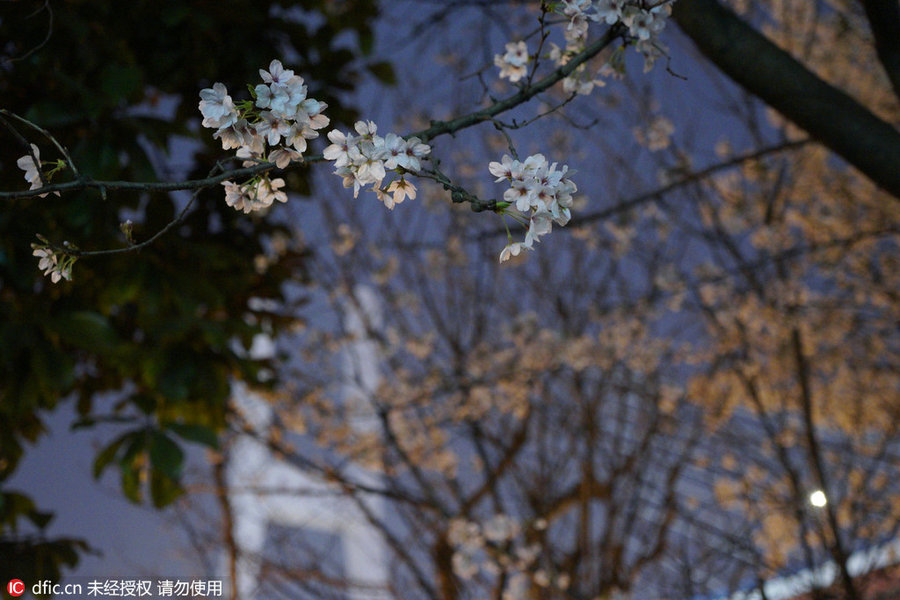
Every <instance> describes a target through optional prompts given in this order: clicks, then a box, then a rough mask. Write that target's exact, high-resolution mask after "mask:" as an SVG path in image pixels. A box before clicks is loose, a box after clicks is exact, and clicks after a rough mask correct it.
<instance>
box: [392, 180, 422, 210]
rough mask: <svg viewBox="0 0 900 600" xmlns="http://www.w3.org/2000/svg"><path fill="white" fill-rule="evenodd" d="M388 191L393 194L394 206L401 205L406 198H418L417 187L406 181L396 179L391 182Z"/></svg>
mask: <svg viewBox="0 0 900 600" xmlns="http://www.w3.org/2000/svg"><path fill="white" fill-rule="evenodd" d="M387 191H388V192H393V194H394V197H393V201H394V204H400V203H401V202H403V200H404V199H406V198H409V199H410V200H414V199H415V198H416V186H414V185H413V184H412V182H411V181H407V180H406V179H395V180H394V181H392V182H391V185H390V186H388V189H387Z"/></svg>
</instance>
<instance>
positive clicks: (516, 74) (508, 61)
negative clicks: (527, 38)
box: [494, 42, 528, 83]
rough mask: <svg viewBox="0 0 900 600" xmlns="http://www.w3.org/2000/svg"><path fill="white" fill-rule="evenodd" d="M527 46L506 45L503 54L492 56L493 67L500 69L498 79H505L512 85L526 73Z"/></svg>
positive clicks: (514, 43)
mask: <svg viewBox="0 0 900 600" xmlns="http://www.w3.org/2000/svg"><path fill="white" fill-rule="evenodd" d="M526 64H528V46H526V45H525V42H510V43H508V44H506V53H505V54H496V55H494V65H495V66H497V67H500V78H501V79H502V78H504V77H507V78H509V80H510V81H511V82H513V83H515V82H517V81H519V80H520V79H522V77H524V76H525V75H526V74H527V73H528V69H527V67H526V66H525V65H526Z"/></svg>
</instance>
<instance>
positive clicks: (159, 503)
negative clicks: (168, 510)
mask: <svg viewBox="0 0 900 600" xmlns="http://www.w3.org/2000/svg"><path fill="white" fill-rule="evenodd" d="M183 493H184V489H183V488H182V487H181V486H180V485H178V482H177V481H175V480H173V479H171V478H170V477H167V476H166V475H164V474H162V473H158V472H156V471H154V472H153V473H151V474H150V499H151V500H152V501H153V506H155V507H156V508H162V507H164V506H167V505H169V504H171V503H172V501H174V500H175V499H176V498H178V497H179V496H181V495H182V494H183Z"/></svg>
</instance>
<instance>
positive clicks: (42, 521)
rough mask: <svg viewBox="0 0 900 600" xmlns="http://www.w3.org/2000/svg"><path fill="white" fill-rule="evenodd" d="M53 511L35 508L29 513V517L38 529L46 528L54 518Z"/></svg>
mask: <svg viewBox="0 0 900 600" xmlns="http://www.w3.org/2000/svg"><path fill="white" fill-rule="evenodd" d="M53 516H54V515H53V513H51V512H41V511H39V510H34V511H31V512H30V513H28V519H29V520H30V521H31V522H32V523H34V524H35V525H36V526H37V527H38V529H44V528H45V527H47V524H48V523H50V521H52V520H53Z"/></svg>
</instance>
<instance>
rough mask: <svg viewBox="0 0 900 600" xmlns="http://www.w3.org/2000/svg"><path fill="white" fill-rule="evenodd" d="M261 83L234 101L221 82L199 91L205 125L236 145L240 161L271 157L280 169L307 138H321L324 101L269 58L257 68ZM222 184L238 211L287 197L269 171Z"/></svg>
mask: <svg viewBox="0 0 900 600" xmlns="http://www.w3.org/2000/svg"><path fill="white" fill-rule="evenodd" d="M259 74H260V77H261V78H262V80H263V83H261V84H259V85H257V86H256V87H255V88H254V89H253V92H252V94H253V97H254V100H247V101H243V102H238V103H235V102H234V101H233V100H232V99H231V96H230V95H228V89H227V88H226V87H225V85H224V84H221V83H216V84H214V85H213V87H211V88H206V89H204V90H201V91H200V106H199V108H200V113H201V114H202V115H203V126H204V127H209V128H212V129H215V130H216V132H215V134H213V137H214V138H216V139H220V140H221V141H222V148H223V149H225V150H231V149H237V152H236V154H237V156H238V158H243V159H245V162H244V166H250V165H252V164H255V163H260V162H263V161H269V162H273V163H275V165H276V166H277V167H278V168H281V169H283V168H284V167H286V166H287V165H288V164H289V163H290V162H291V161H298V160H301V158H302V156H303V152H305V151H306V148H307V140H311V139H314V138H317V137H319V132H318V130H319V129H322V128H323V127H326V126H327V125H328V122H329V120H328V117H326V116H325V115H324V114H323V111H324V110H325V109H326V108H327V107H328V105H327V104H325V103H324V102H320V101H318V100H316V99H314V98H308V97H307V89H306V85H305V84H304V83H303V78H302V77H299V76H297V75H295V74H294V72H293V71H292V70H290V69H285V68H284V67H283V66H282V64H281V61H278V60H273V61H272V62H271V63H270V64H269V70H268V71H266V70H263V69H260V70H259ZM222 185H224V186H225V194H226V201H227V202H228V204H229V206H233V207H234V208H235V209H237V210H243V211H244V212H250V211H253V210H258V209H261V208H265V207H268V206H271V204H272V202H273V201H274V200H279V201H281V202H285V201H287V195H286V194H285V193H284V192H283V191H279V189H278V188H280V187H283V186H284V181H283V180H281V179H274V180H273V179H270V178H269V176H268V175H267V174H264V175H261V176H258V177H256V178H254V179H252V180H250V181H248V182H246V183H244V184H240V185H239V184H235V183H232V182H230V181H225V182H223V183H222Z"/></svg>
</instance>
